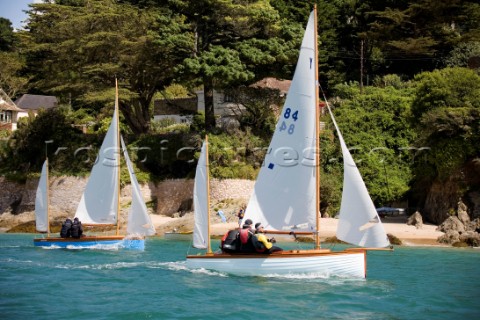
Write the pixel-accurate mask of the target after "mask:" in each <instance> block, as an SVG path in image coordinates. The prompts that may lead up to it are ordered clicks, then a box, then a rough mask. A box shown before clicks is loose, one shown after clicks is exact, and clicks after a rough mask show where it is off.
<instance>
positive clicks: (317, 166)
mask: <svg viewBox="0 0 480 320" xmlns="http://www.w3.org/2000/svg"><path fill="white" fill-rule="evenodd" d="M313 15H314V17H313V21H314V24H313V25H314V32H313V34H314V39H315V41H314V44H315V47H314V51H315V153H316V157H315V177H316V188H315V189H316V192H315V194H316V199H315V217H316V233H315V249H320V234H319V231H320V130H319V127H320V123H319V121H320V115H319V113H320V110H319V109H318V108H319V106H318V102H319V101H318V86H319V85H320V83H319V81H318V43H317V41H318V34H317V5H316V4H315V5H314V6H313Z"/></svg>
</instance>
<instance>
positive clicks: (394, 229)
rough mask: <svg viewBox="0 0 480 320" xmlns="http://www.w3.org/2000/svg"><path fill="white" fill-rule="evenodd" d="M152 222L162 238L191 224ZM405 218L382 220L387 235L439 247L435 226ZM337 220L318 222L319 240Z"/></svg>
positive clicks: (157, 218)
mask: <svg viewBox="0 0 480 320" xmlns="http://www.w3.org/2000/svg"><path fill="white" fill-rule="evenodd" d="M151 218H152V222H153V224H154V225H155V228H156V229H157V232H158V235H160V236H162V235H163V233H164V232H165V231H171V230H173V228H177V229H178V230H181V231H186V230H185V229H190V230H191V228H192V227H191V226H190V225H192V224H193V222H192V221H190V220H191V218H189V217H184V218H171V217H167V216H162V215H151ZM406 221H407V217H404V216H401V217H387V218H383V219H382V223H383V226H384V227H385V231H386V232H387V234H391V235H394V236H395V237H397V238H399V239H400V240H401V241H402V243H403V245H406V246H425V245H429V246H431V245H438V246H439V245H441V244H440V243H438V242H437V238H438V237H440V236H441V235H443V232H440V231H436V229H437V226H436V225H432V224H423V226H422V227H421V228H418V229H417V228H416V227H415V226H409V225H407V224H406ZM337 224H338V219H334V218H322V219H321V222H320V234H321V239H325V238H329V237H334V236H335V232H336V229H337ZM237 226H238V224H237V223H236V222H227V223H222V222H220V223H217V222H214V223H212V225H211V226H210V230H211V233H212V234H213V235H223V234H224V233H225V232H226V231H227V230H230V229H233V228H236V227H237Z"/></svg>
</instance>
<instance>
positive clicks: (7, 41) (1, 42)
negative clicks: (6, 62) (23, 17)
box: [0, 17, 16, 51]
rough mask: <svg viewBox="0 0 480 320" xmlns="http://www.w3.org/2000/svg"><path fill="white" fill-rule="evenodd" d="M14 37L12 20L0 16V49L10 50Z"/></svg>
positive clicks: (14, 40)
mask: <svg viewBox="0 0 480 320" xmlns="http://www.w3.org/2000/svg"><path fill="white" fill-rule="evenodd" d="M15 42H16V39H15V34H14V33H13V28H12V22H11V21H10V20H8V19H5V18H2V17H0V51H12V50H13V47H14V45H15Z"/></svg>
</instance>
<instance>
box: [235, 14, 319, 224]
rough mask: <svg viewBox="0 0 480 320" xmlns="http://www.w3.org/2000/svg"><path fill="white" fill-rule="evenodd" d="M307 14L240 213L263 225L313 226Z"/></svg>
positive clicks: (311, 40)
mask: <svg viewBox="0 0 480 320" xmlns="http://www.w3.org/2000/svg"><path fill="white" fill-rule="evenodd" d="M314 19H315V17H314V13H313V12H312V13H311V14H310V17H309V19H308V24H307V28H306V31H305V35H304V38H303V42H302V47H301V49H300V55H299V58H298V62H297V66H296V69H295V74H294V76H293V79H292V83H291V86H290V89H289V90H288V94H287V99H286V101H285V104H284V106H283V109H282V113H281V114H280V119H279V120H278V123H277V126H276V128H275V132H274V134H273V137H272V141H271V142H270V146H269V148H268V150H267V154H266V156H265V161H264V163H263V167H262V168H261V169H260V172H259V174H258V178H257V181H256V183H255V187H254V190H253V194H252V196H251V197H250V201H249V202H248V206H247V209H246V213H245V218H244V221H245V220H246V219H252V220H253V221H254V222H261V223H262V224H263V225H264V226H265V228H266V229H269V230H290V229H296V230H304V231H312V230H314V229H315V228H316V215H315V211H316V205H315V201H316V200H315V199H316V186H315V185H316V178H315V157H316V156H318V155H317V154H316V153H315V139H316V137H315V121H316V117H315V108H316V105H315V104H316V102H315V101H316V99H315V92H316V91H315V85H316V81H315V69H316V64H315V46H316V41H315V36H314V34H315V30H314V24H315V23H314Z"/></svg>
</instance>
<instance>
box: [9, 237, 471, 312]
mask: <svg viewBox="0 0 480 320" xmlns="http://www.w3.org/2000/svg"><path fill="white" fill-rule="evenodd" d="M32 239H33V236H32V235H23V234H22V235H19V234H17V235H12V234H0V315H1V318H2V319H262V318H263V319H478V318H479V317H480V304H479V303H478V297H479V293H480V276H479V268H480V249H453V248H437V247H435V248H434V247H397V248H395V251H394V252H370V253H369V254H368V278H367V279H366V280H347V279H340V278H313V277H303V278H278V277H270V278H261V277H238V276H231V275H226V274H219V273H215V272H206V271H198V270H188V269H187V268H186V267H185V263H184V260H185V254H186V253H187V252H188V251H189V250H190V249H189V246H190V243H189V242H182V241H178V242H175V241H168V240H163V239H160V238H150V239H147V241H146V244H145V245H146V249H145V251H144V252H138V251H128V250H66V249H43V248H34V247H33V243H32ZM282 246H288V245H286V244H282ZM190 253H192V250H190Z"/></svg>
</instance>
